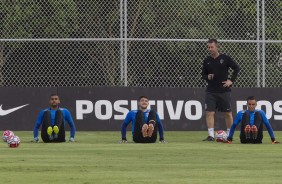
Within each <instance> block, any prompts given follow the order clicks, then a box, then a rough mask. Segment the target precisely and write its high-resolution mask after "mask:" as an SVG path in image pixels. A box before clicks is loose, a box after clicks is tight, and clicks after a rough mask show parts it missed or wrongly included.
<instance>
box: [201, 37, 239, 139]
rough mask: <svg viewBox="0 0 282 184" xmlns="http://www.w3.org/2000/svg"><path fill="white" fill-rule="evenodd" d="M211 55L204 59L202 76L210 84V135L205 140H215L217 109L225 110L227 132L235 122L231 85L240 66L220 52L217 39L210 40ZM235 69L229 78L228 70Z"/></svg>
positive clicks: (206, 107)
mask: <svg viewBox="0 0 282 184" xmlns="http://www.w3.org/2000/svg"><path fill="white" fill-rule="evenodd" d="M208 50H209V52H210V56H208V57H207V58H206V59H205V60H204V61H203V68H202V78H203V79H204V80H206V81H207V83H208V86H207V89H206V95H205V110H206V123H207V127H208V133H209V136H208V137H207V138H206V139H204V141H214V140H215V139H214V115H215V111H216V110H218V111H221V112H224V118H225V123H226V127H227V134H229V130H230V127H231V125H232V123H233V117H232V111H231V86H232V84H233V82H234V81H235V79H236V77H237V75H238V73H239V70H240V68H239V66H238V65H237V64H236V63H235V62H234V61H233V60H232V59H231V58H230V57H229V56H227V55H226V54H222V53H219V51H218V42H217V40H216V39H210V40H208ZM229 68H231V69H232V70H233V72H232V76H231V78H228V74H229V73H228V70H229Z"/></svg>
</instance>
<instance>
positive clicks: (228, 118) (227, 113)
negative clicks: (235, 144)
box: [224, 112, 233, 128]
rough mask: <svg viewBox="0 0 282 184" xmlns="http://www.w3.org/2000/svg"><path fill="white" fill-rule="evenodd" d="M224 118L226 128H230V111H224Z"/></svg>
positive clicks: (231, 119) (231, 117)
mask: <svg viewBox="0 0 282 184" xmlns="http://www.w3.org/2000/svg"><path fill="white" fill-rule="evenodd" d="M224 118H225V123H226V128H230V127H231V125H232V123H233V116H232V112H225V113H224Z"/></svg>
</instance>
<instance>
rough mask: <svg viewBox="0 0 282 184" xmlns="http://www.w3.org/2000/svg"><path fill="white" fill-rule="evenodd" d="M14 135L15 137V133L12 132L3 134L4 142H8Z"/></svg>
mask: <svg viewBox="0 0 282 184" xmlns="http://www.w3.org/2000/svg"><path fill="white" fill-rule="evenodd" d="M12 135H15V134H14V132H12V131H11V130H5V131H4V132H3V134H2V140H3V141H4V142H7V139H8V137H9V136H12Z"/></svg>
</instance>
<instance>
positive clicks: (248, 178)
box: [0, 131, 282, 184]
mask: <svg viewBox="0 0 282 184" xmlns="http://www.w3.org/2000/svg"><path fill="white" fill-rule="evenodd" d="M281 133H282V132H275V135H276V139H277V140H278V141H279V140H280V141H282V139H281V136H280V135H281ZM15 134H16V135H18V136H19V137H20V138H21V145H20V147H19V148H8V146H7V144H6V143H4V142H1V144H0V178H1V183H5V184H7V183H22V184H23V183H28V184H33V183H36V184H38V183H40V184H45V183H48V184H49V183H60V184H64V183H68V184H72V183H75V184H80V183H81V184H92V183H99V184H100V183H111V184H112V183H117V184H119V183H123V184H127V183H169V184H171V183H177V184H181V183H209V184H213V183H219V182H220V183H221V182H228V183H229V184H230V183H244V184H246V183H281V180H282V176H281V174H280V173H282V164H281V163H282V159H281V150H282V144H281V145H272V144H271V141H270V138H269V136H268V134H267V132H264V140H263V144H261V145H252V144H248V145H243V144H240V143H239V138H238V137H239V134H238V132H236V133H235V136H234V143H233V144H230V145H229V144H223V143H216V142H204V141H202V139H203V138H205V137H206V136H207V132H206V131H200V132H198V131H197V132H194V131H191V132H190V131H189V132H188V131H187V132H186V131H185V132H184V131H183V132H165V138H166V140H167V141H168V142H169V143H168V144H159V143H156V144H135V143H133V142H132V141H131V136H130V132H127V136H128V140H129V141H128V143H127V144H119V143H118V142H119V140H120V132H77V134H76V141H77V142H75V143H69V142H67V143H55V144H45V143H39V144H36V143H33V142H31V140H32V132H22V131H19V132H15ZM67 136H68V135H67Z"/></svg>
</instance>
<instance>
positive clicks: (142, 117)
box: [121, 96, 165, 143]
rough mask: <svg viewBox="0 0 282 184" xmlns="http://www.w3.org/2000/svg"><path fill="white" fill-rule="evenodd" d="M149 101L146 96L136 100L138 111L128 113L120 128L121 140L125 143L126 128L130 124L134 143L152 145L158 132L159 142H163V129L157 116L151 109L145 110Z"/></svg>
mask: <svg viewBox="0 0 282 184" xmlns="http://www.w3.org/2000/svg"><path fill="white" fill-rule="evenodd" d="M148 105H149V99H148V97H146V96H140V97H139V98H138V108H139V109H138V110H132V111H129V112H128V113H127V115H126V118H125V120H124V121H123V123H122V126H121V139H122V142H123V143H126V142H127V139H126V127H127V125H128V124H129V123H132V126H131V127H132V137H133V141H134V142H135V143H154V142H156V140H157V132H158V131H159V135H160V139H159V140H160V142H162V143H165V141H164V129H163V124H162V122H161V120H160V117H159V115H158V114H157V113H156V112H155V111H154V110H151V109H147V107H148Z"/></svg>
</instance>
